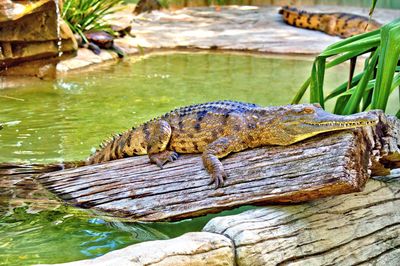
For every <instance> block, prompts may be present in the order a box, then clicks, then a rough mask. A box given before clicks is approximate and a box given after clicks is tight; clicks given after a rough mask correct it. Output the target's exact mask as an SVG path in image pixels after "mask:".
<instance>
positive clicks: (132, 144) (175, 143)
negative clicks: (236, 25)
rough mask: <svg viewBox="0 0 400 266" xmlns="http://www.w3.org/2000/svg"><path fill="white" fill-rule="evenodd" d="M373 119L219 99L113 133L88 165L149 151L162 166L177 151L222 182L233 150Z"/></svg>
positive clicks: (152, 159)
mask: <svg viewBox="0 0 400 266" xmlns="http://www.w3.org/2000/svg"><path fill="white" fill-rule="evenodd" d="M375 123H376V117H374V116H372V115H369V114H367V113H360V114H356V115H351V116H339V115H333V114H330V113H327V112H325V111H324V110H323V109H322V108H321V107H320V106H319V105H311V104H303V105H287V106H279V107H260V106H258V105H255V104H250V103H241V102H232V101H219V102H209V103H204V104H198V105H191V106H187V107H183V108H179V109H176V110H173V111H171V112H169V113H167V114H165V115H163V116H161V117H159V118H156V119H153V120H151V121H149V122H147V123H144V124H143V125H141V126H139V127H138V128H135V129H131V130H128V131H127V132H125V133H122V134H120V135H118V136H116V137H114V138H113V139H112V140H111V141H110V142H108V143H107V144H106V145H104V146H103V147H102V149H100V150H99V151H97V152H96V153H94V154H93V155H92V156H91V157H90V158H89V159H88V160H87V164H96V163H101V162H105V161H110V160H115V159H119V158H124V157H129V156H134V155H143V154H148V156H149V158H150V162H152V163H156V164H157V165H158V166H160V167H161V168H162V165H164V164H165V163H166V162H168V161H174V160H175V159H177V157H178V154H177V153H202V159H203V164H204V167H205V168H206V170H207V172H208V173H209V174H210V175H211V183H212V182H215V185H216V187H220V186H222V185H223V182H224V179H225V178H226V173H225V171H224V168H223V166H222V163H221V162H220V160H219V159H220V158H223V157H225V156H227V155H228V154H230V153H232V152H239V151H242V150H245V149H247V148H255V147H259V146H265V145H290V144H292V143H295V142H299V141H301V140H303V139H306V138H309V137H312V136H314V135H317V134H319V133H322V132H328V131H335V130H341V129H349V128H355V127H361V126H367V125H373V124H375Z"/></svg>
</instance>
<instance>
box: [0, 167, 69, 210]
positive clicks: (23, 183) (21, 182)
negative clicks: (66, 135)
mask: <svg viewBox="0 0 400 266" xmlns="http://www.w3.org/2000/svg"><path fill="white" fill-rule="evenodd" d="M62 168H63V166H62V165H57V164H48V165H23V164H10V163H0V213H5V212H8V211H11V210H12V209H13V208H16V207H21V206H28V207H29V210H30V212H34V211H41V210H45V209H49V208H56V207H58V206H60V205H61V204H62V202H61V200H59V199H57V198H56V197H54V195H52V194H51V193H49V192H48V191H47V190H46V189H45V188H44V187H43V186H42V185H41V184H40V183H39V182H38V181H37V180H36V179H35V176H37V175H39V174H43V173H46V172H53V171H57V170H60V169H62Z"/></svg>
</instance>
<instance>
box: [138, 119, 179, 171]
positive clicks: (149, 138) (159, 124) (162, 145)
mask: <svg viewBox="0 0 400 266" xmlns="http://www.w3.org/2000/svg"><path fill="white" fill-rule="evenodd" d="M171 132H172V130H171V126H170V125H169V124H168V122H166V121H164V120H158V121H152V122H150V123H149V124H148V125H147V126H146V127H145V128H144V134H145V136H146V142H147V154H148V156H149V159H150V162H151V163H155V164H157V166H159V167H160V168H162V167H163V165H164V164H165V163H166V162H168V161H169V162H172V161H174V160H176V159H177V158H178V154H177V153H176V152H174V151H169V150H166V147H167V145H168V143H169V140H170V139H171Z"/></svg>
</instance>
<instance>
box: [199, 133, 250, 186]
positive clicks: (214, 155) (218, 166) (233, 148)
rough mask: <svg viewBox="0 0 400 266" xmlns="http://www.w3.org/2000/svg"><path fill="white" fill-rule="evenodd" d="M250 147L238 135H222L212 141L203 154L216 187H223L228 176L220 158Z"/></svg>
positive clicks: (204, 161) (205, 164)
mask: <svg viewBox="0 0 400 266" xmlns="http://www.w3.org/2000/svg"><path fill="white" fill-rule="evenodd" d="M246 148H248V147H247V145H245V144H244V142H243V141H241V140H240V138H238V137H234V136H232V137H222V138H219V139H217V140H215V141H214V142H212V143H210V144H209V145H208V146H207V148H206V149H205V150H204V152H203V154H202V159H203V164H204V167H205V168H206V170H207V172H208V173H209V174H210V175H211V182H210V184H212V183H215V187H216V188H218V187H222V186H223V184H224V180H225V179H226V177H227V174H226V173H225V170H224V167H223V165H222V163H221V161H220V160H219V158H223V157H225V156H227V155H228V154H230V153H231V152H238V151H242V150H244V149H246Z"/></svg>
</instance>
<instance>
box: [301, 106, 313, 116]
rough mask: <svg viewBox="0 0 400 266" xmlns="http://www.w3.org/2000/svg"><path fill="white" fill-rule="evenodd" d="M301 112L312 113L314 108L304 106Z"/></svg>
mask: <svg viewBox="0 0 400 266" xmlns="http://www.w3.org/2000/svg"><path fill="white" fill-rule="evenodd" d="M303 113H305V114H313V113H315V110H314V108H311V107H304V109H303Z"/></svg>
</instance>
